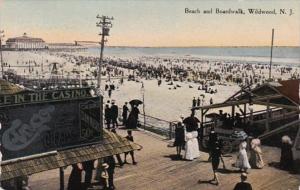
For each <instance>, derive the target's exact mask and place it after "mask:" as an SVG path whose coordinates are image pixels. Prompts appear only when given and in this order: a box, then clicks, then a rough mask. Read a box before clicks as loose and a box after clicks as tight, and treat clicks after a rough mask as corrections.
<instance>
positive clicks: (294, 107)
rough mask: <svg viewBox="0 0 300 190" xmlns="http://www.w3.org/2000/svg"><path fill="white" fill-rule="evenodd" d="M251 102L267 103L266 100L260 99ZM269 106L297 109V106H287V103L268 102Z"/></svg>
mask: <svg viewBox="0 0 300 190" xmlns="http://www.w3.org/2000/svg"><path fill="white" fill-rule="evenodd" d="M253 103H255V104H259V105H268V103H267V102H262V101H253ZM269 106H273V107H280V108H286V109H292V110H298V106H292V105H290V106H289V105H283V104H275V103H270V102H269Z"/></svg>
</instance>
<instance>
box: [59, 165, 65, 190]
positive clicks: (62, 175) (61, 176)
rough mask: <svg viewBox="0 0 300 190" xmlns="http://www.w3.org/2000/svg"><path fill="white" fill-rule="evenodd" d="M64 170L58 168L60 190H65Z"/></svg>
mask: <svg viewBox="0 0 300 190" xmlns="http://www.w3.org/2000/svg"><path fill="white" fill-rule="evenodd" d="M64 173H65V172H64V168H63V167H60V168H59V181H60V190H64V189H65V179H64V177H65V176H64Z"/></svg>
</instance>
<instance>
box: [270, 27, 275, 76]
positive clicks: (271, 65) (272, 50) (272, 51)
mask: <svg viewBox="0 0 300 190" xmlns="http://www.w3.org/2000/svg"><path fill="white" fill-rule="evenodd" d="M273 43H274V28H272V41H271V57H270V68H269V81H271V80H272V74H271V73H272V57H273Z"/></svg>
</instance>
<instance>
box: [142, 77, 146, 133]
mask: <svg viewBox="0 0 300 190" xmlns="http://www.w3.org/2000/svg"><path fill="white" fill-rule="evenodd" d="M141 93H142V97H143V115H144V130H145V127H146V115H145V87H144V83H143V82H142V87H141Z"/></svg>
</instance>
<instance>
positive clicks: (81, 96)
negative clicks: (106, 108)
mask: <svg viewBox="0 0 300 190" xmlns="http://www.w3.org/2000/svg"><path fill="white" fill-rule="evenodd" d="M0 99H1V101H2V102H1V103H3V104H5V105H6V106H3V105H2V106H0V121H1V123H2V129H1V131H0V135H1V144H2V147H1V149H2V154H3V159H4V160H9V159H14V158H19V157H23V156H30V155H33V154H38V153H44V152H49V151H53V150H59V149H64V148H67V147H73V146H80V145H83V144H88V143H96V142H99V141H101V139H102V130H101V127H102V125H101V123H102V121H101V118H102V117H101V116H100V112H101V113H102V111H100V105H102V103H101V102H100V98H99V97H92V96H91V95H90V93H89V90H88V89H77V90H76V89H73V90H58V91H45V92H24V93H22V94H17V95H11V96H6V97H3V96H2V97H0ZM101 101H102V99H101ZM8 105H9V106H8ZM101 110H102V107H101Z"/></svg>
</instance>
